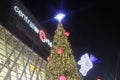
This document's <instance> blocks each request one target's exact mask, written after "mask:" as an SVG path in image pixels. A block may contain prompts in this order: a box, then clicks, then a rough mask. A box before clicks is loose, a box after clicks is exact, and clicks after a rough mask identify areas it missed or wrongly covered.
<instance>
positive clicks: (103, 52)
mask: <svg viewBox="0 0 120 80" xmlns="http://www.w3.org/2000/svg"><path fill="white" fill-rule="evenodd" d="M21 1H22V2H23V4H24V5H25V6H26V7H27V8H28V10H29V11H30V12H31V13H32V14H33V16H35V18H36V19H37V20H38V21H39V22H40V24H41V25H42V26H43V27H44V28H45V29H47V31H48V32H49V33H50V34H51V35H54V31H55V29H56V27H57V23H58V22H57V21H56V20H55V19H54V16H55V15H56V14H57V13H58V12H63V13H65V14H66V17H65V18H64V20H63V21H62V23H63V26H64V28H65V29H66V31H69V32H70V37H69V41H70V44H71V46H72V49H73V51H74V56H75V58H76V61H78V60H79V58H80V56H81V55H82V54H84V53H85V52H88V53H92V54H93V55H94V56H96V57H97V58H98V59H99V60H100V61H101V62H100V63H94V68H93V69H92V70H90V71H89V73H88V76H87V77H85V80H95V78H96V77H101V78H103V79H102V80H115V73H116V65H117V61H118V60H117V59H118V54H120V36H119V35H120V32H119V31H120V29H119V24H118V23H119V22H120V20H119V17H120V16H119V13H118V12H119V11H118V10H119V6H118V5H119V4H118V2H115V1H114V2H113V1H104V0H92V1H85V0H80V1H79V0H78V1H77V0H21ZM119 67H120V66H119ZM118 70H119V71H118ZM118 70H117V71H118V76H119V79H118V78H117V80H120V69H118Z"/></svg>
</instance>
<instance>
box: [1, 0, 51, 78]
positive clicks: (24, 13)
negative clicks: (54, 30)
mask: <svg viewBox="0 0 120 80" xmlns="http://www.w3.org/2000/svg"><path fill="white" fill-rule="evenodd" d="M4 7H6V8H7V9H5V10H4V11H3V12H2V13H1V14H0V80H45V70H46V67H47V60H46V58H47V56H48V55H49V51H50V48H51V46H52V42H51V41H52V39H51V37H50V35H49V34H48V33H47V31H46V30H45V29H44V28H43V27H42V26H41V25H40V24H39V22H38V21H37V20H36V19H35V18H34V17H33V16H32V14H31V13H30V12H29V10H27V8H26V7H25V6H24V5H23V4H22V3H21V2H20V1H18V0H13V1H12V0H11V1H10V0H3V2H2V6H0V10H3V8H4Z"/></svg>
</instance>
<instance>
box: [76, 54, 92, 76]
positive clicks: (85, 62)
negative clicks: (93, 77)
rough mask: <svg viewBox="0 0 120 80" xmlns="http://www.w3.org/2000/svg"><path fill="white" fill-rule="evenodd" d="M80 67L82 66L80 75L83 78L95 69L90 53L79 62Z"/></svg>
mask: <svg viewBox="0 0 120 80" xmlns="http://www.w3.org/2000/svg"><path fill="white" fill-rule="evenodd" d="M78 65H80V69H79V71H80V73H81V74H82V75H83V76H86V75H87V73H88V71H89V70H90V69H91V68H92V67H93V63H92V61H91V60H90V58H89V55H88V53H86V54H84V55H82V56H81V58H80V60H79V61H78Z"/></svg>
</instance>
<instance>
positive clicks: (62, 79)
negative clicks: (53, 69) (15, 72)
mask: <svg viewBox="0 0 120 80" xmlns="http://www.w3.org/2000/svg"><path fill="white" fill-rule="evenodd" d="M59 80H67V79H66V77H65V76H64V75H61V76H60V78H59Z"/></svg>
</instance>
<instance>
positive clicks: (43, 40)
mask: <svg viewBox="0 0 120 80" xmlns="http://www.w3.org/2000/svg"><path fill="white" fill-rule="evenodd" d="M39 37H40V40H41V41H42V42H43V43H45V41H46V35H45V32H44V31H43V30H40V31H39Z"/></svg>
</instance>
